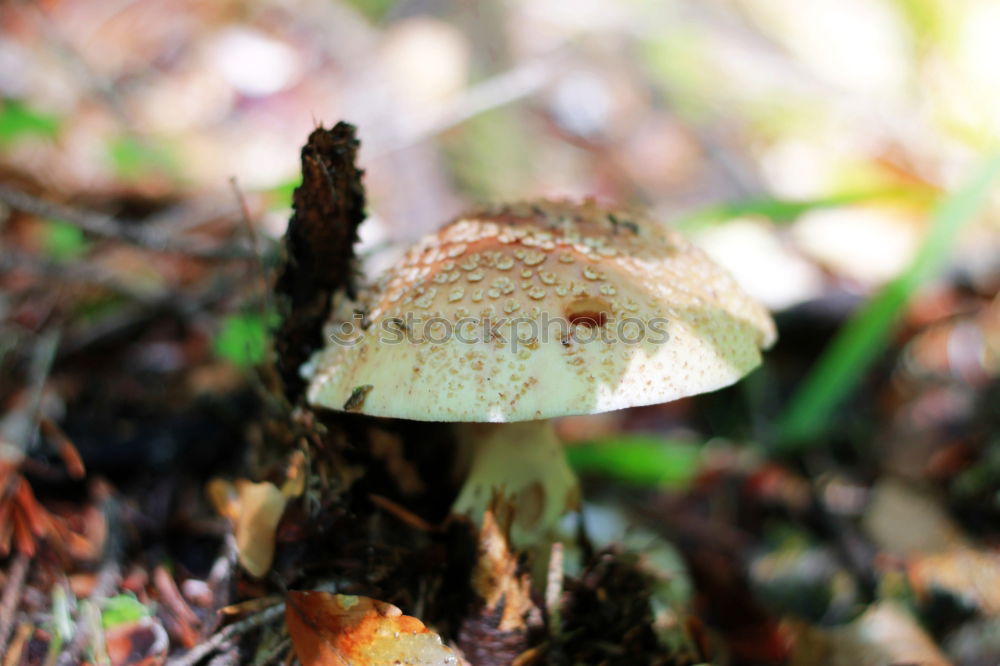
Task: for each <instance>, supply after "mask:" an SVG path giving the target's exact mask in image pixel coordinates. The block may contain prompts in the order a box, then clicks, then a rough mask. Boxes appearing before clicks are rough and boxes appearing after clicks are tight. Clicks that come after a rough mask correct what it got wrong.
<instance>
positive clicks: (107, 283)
mask: <svg viewBox="0 0 1000 666" xmlns="http://www.w3.org/2000/svg"><path fill="white" fill-rule="evenodd" d="M11 270H23V271H29V272H31V273H35V274H37V275H42V276H45V277H49V278H52V279H54V280H58V281H60V282H69V283H72V284H86V285H95V286H98V287H101V288H103V289H107V290H108V291H110V292H113V293H115V294H118V295H120V296H124V297H125V298H127V299H129V300H133V301H139V302H140V303H152V302H156V301H158V300H159V299H160V298H161V297H162V292H160V293H157V292H155V291H149V290H144V289H137V288H136V287H134V286H133V285H132V284H131V283H129V282H128V281H126V280H124V279H122V278H120V277H119V276H117V275H115V274H114V273H113V272H111V271H108V270H107V269H105V268H103V267H101V266H100V265H98V264H94V263H83V262H79V263H65V264H63V263H57V262H54V261H47V260H46V259H43V258H42V257H38V256H35V255H32V254H28V253H26V252H17V251H8V252H5V253H4V256H3V257H0V271H11Z"/></svg>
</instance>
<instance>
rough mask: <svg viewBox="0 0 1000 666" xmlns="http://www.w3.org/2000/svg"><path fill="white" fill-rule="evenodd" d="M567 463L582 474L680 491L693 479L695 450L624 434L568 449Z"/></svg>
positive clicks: (682, 444)
mask: <svg viewBox="0 0 1000 666" xmlns="http://www.w3.org/2000/svg"><path fill="white" fill-rule="evenodd" d="M567 456H568V458H569V463H570V465H571V466H572V467H573V469H575V470H576V471H577V472H579V473H581V474H599V475H601V476H605V477H608V478H612V479H617V480H619V481H622V482H625V483H629V484H634V485H640V486H650V485H652V486H660V487H682V486H684V485H686V484H687V483H688V482H689V481H691V480H692V479H693V478H694V475H695V474H696V473H697V470H698V464H699V460H700V452H699V449H698V447H697V446H696V445H695V444H693V443H686V442H679V441H675V440H670V439H666V438H663V437H660V436H657V435H641V434H634V433H623V434H620V435H614V436H611V437H608V438H604V439H600V440H595V441H592V442H585V443H582V444H576V445H573V446H570V447H569V448H568V449H567Z"/></svg>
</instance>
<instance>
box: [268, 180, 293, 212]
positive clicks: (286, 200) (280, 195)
mask: <svg viewBox="0 0 1000 666" xmlns="http://www.w3.org/2000/svg"><path fill="white" fill-rule="evenodd" d="M301 184H302V174H299V175H297V176H295V178H292V179H291V180H288V181H285V182H284V183H281V184H280V185H275V186H274V187H271V188H268V189H267V190H265V191H264V194H265V195H266V196H267V207H268V209H270V210H287V209H289V208H291V207H292V195H294V194H295V190H296V188H297V187H298V186H299V185H301Z"/></svg>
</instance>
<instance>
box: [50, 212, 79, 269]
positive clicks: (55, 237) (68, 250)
mask: <svg viewBox="0 0 1000 666" xmlns="http://www.w3.org/2000/svg"><path fill="white" fill-rule="evenodd" d="M43 238H44V247H45V254H47V255H48V256H49V257H50V258H51V259H55V260H56V261H69V260H72V259H76V258H77V257H79V256H80V255H82V254H83V253H84V252H86V251H87V246H88V242H87V238H86V237H85V236H84V234H83V232H82V231H81V230H80V228H79V227H77V226H74V225H72V224H70V223H69V222H64V221H62V220H47V221H46V223H45V230H44V233H43Z"/></svg>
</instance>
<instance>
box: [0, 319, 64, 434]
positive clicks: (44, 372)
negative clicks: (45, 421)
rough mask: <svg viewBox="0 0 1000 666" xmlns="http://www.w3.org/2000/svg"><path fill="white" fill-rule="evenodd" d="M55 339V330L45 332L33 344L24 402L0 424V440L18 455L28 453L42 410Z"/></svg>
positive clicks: (57, 335)
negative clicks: (12, 447)
mask: <svg viewBox="0 0 1000 666" xmlns="http://www.w3.org/2000/svg"><path fill="white" fill-rule="evenodd" d="M59 337H60V334H59V331H57V330H49V331H46V332H45V333H43V334H42V335H41V336H40V337H39V339H38V340H37V341H36V342H35V344H34V345H33V347H32V350H31V361H30V365H29V366H28V378H27V380H28V385H29V391H28V400H27V401H26V403H25V405H24V407H22V408H19V409H18V410H17V411H16V412H11V413H9V414H8V415H7V416H6V418H4V420H3V422H2V424H0V440H5V441H7V442H9V443H10V444H12V445H13V446H14V447H15V448H16V449H18V450H19V451H20V452H21V453H22V454H26V453H27V452H28V451H30V450H31V447H32V445H33V444H34V442H35V438H36V435H37V432H38V417H39V416H40V414H41V409H42V393H43V391H44V389H45V382H46V381H47V380H48V378H49V370H50V369H51V368H52V362H53V360H54V359H55V355H56V350H57V349H58V347H59Z"/></svg>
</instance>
